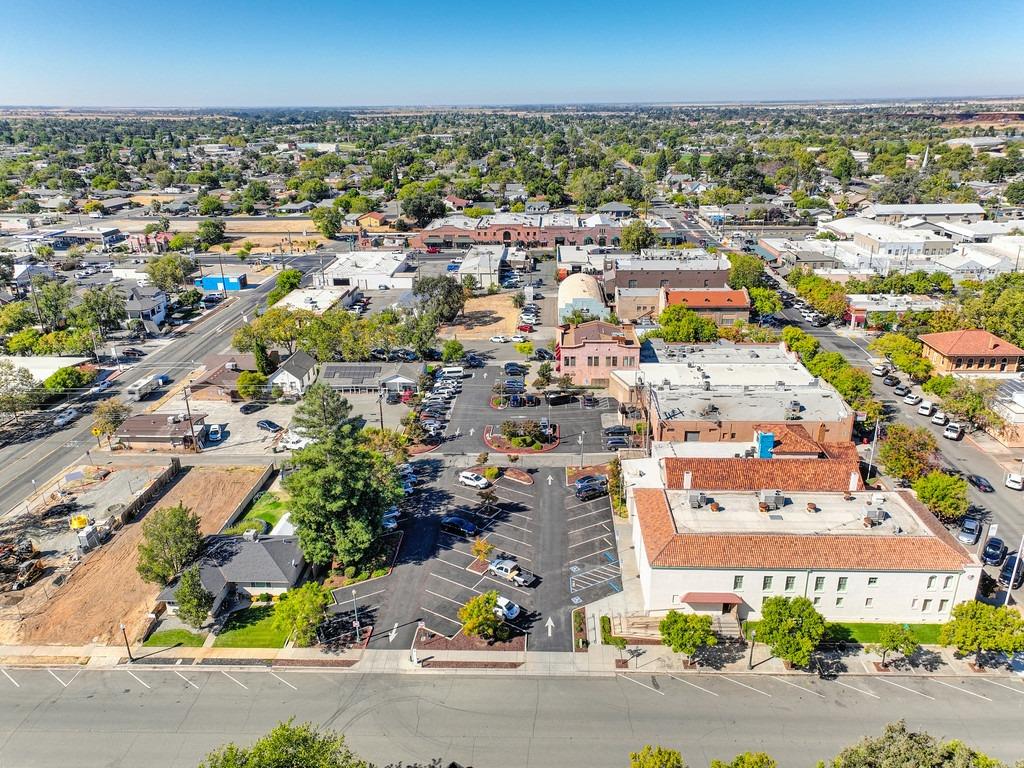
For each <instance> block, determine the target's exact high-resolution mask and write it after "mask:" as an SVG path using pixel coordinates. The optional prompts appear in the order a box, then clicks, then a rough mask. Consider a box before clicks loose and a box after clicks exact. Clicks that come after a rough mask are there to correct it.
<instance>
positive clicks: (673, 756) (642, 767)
mask: <svg viewBox="0 0 1024 768" xmlns="http://www.w3.org/2000/svg"><path fill="white" fill-rule="evenodd" d="M629 768H686V763H685V762H684V761H683V756H682V755H681V754H680V753H679V752H678V751H676V750H674V749H669V748H668V747H658V746H651V745H650V744H645V745H644V747H643V749H641V750H640V751H639V752H631V753H630V754H629Z"/></svg>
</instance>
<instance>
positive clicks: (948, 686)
mask: <svg viewBox="0 0 1024 768" xmlns="http://www.w3.org/2000/svg"><path fill="white" fill-rule="evenodd" d="M932 682H933V683H938V684H939V685H944V686H946V687H947V688H952V689H953V690H955V691H960V692H961V693H966V694H967V695H968V696H976V697H977V698H979V699H984V700H985V701H992V699H990V698H989V697H988V696H983V695H982V694H980V693H975V692H974V691H968V690H967V689H966V688H961V687H960V686H959V685H951V684H950V683H944V682H942V681H941V680H936V679H934V678H933V679H932Z"/></svg>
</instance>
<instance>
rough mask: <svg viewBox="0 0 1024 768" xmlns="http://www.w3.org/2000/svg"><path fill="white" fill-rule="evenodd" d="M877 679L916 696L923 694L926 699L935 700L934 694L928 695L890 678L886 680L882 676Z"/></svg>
mask: <svg viewBox="0 0 1024 768" xmlns="http://www.w3.org/2000/svg"><path fill="white" fill-rule="evenodd" d="M878 679H879V680H880V681H881V682H883V683H888V684H889V685H895V686H896V687H897V688H902V689H903V690H904V691H910V692H911V693H916V694H917V695H918V696H924V697H925V698H926V699H931V700H932V701H935V697H934V696H929V695H928V694H927V693H921V691H915V690H914V689H913V688H908V687H907V686H905V685H900V684H899V683H894V682H893V681H892V680H886V679H885V678H884V677H880V678H878Z"/></svg>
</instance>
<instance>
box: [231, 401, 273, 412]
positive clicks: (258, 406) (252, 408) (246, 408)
mask: <svg viewBox="0 0 1024 768" xmlns="http://www.w3.org/2000/svg"><path fill="white" fill-rule="evenodd" d="M266 407H267V406H266V405H264V404H263V403H242V405H241V407H240V408H239V409H238V412H239V413H242V414H250V413H256V411H262V410H263V409H264V408H266Z"/></svg>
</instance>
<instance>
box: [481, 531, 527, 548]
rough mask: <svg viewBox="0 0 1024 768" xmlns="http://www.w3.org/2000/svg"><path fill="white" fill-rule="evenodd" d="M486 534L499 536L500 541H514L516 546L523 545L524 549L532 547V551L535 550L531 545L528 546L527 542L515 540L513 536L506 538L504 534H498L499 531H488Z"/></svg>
mask: <svg viewBox="0 0 1024 768" xmlns="http://www.w3.org/2000/svg"><path fill="white" fill-rule="evenodd" d="M486 533H487V535H488V536H497V537H498V538H499V539H508V540H509V541H514V542H515V543H516V544H522V545H523V546H524V547H530V549H533V546H532V545H530V544H527V543H526V542H525V541H520V540H519V539H513V538H512V537H511V536H506V535H505V534H503V533H498V532H497V531H487V532H486Z"/></svg>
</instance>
